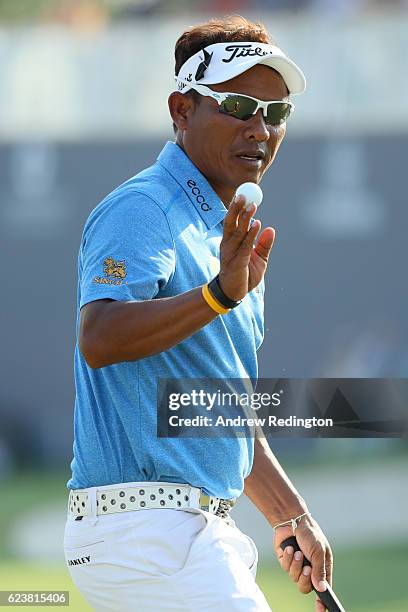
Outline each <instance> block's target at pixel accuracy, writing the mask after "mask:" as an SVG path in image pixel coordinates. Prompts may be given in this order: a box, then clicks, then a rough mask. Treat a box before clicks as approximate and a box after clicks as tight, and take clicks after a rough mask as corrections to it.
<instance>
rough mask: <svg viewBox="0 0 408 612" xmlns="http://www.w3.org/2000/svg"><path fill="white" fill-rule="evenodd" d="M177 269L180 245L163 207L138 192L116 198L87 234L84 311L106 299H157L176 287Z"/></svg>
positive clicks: (100, 210)
mask: <svg viewBox="0 0 408 612" xmlns="http://www.w3.org/2000/svg"><path fill="white" fill-rule="evenodd" d="M174 269H175V249H174V242H173V239H172V235H171V231H170V227H169V224H168V221H167V218H166V215H165V213H164V211H163V210H162V209H161V208H160V206H159V205H158V204H157V203H156V202H155V201H154V200H152V199H151V198H150V197H149V196H147V195H144V194H142V193H138V192H135V191H131V192H126V193H124V194H120V195H114V196H111V197H109V198H108V199H107V200H105V201H104V202H103V203H102V204H100V205H99V206H98V207H97V208H96V209H95V210H94V211H93V213H92V214H91V216H90V217H89V219H88V222H87V224H86V226H85V229H84V234H83V238H82V244H81V250H80V256H79V306H80V308H81V307H82V306H84V305H85V304H87V303H88V302H92V301H94V300H100V299H104V298H110V299H114V300H122V301H128V300H130V301H132V300H136V301H142V300H151V299H152V298H154V297H155V296H156V295H157V294H158V293H159V291H160V290H162V289H164V288H165V287H166V286H167V284H168V283H169V282H170V280H171V278H172V276H173V274H174Z"/></svg>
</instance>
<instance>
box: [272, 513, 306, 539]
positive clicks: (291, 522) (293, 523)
mask: <svg viewBox="0 0 408 612" xmlns="http://www.w3.org/2000/svg"><path fill="white" fill-rule="evenodd" d="M309 518H310V512H302V514H299V515H298V516H294V517H290V518H289V519H287V520H286V521H282V522H280V523H276V524H275V525H272V527H273V529H274V530H275V531H276V530H277V529H287V528H290V529H291V530H292V534H293V535H295V531H296V529H297V528H298V527H299V526H300V524H301V523H305V522H306V521H307V520H308V519H309Z"/></svg>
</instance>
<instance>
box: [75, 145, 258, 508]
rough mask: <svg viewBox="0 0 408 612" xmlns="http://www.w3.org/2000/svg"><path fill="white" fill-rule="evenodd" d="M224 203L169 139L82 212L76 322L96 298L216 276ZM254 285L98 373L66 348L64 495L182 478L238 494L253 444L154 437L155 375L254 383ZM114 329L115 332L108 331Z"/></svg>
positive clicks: (147, 295)
mask: <svg viewBox="0 0 408 612" xmlns="http://www.w3.org/2000/svg"><path fill="white" fill-rule="evenodd" d="M225 214H226V208H225V206H224V204H223V203H222V201H221V200H220V198H219V197H218V196H217V194H216V193H215V192H214V190H213V189H212V187H211V186H210V184H209V183H208V181H207V180H206V178H205V177H204V176H203V175H202V174H201V172H200V171H199V170H198V168H197V167H196V166H194V164H193V163H192V162H191V160H190V159H189V158H188V157H187V155H186V154H185V153H184V151H183V150H182V149H181V148H180V147H179V146H178V145H177V144H175V143H173V142H168V143H167V144H166V145H165V147H164V149H163V150H162V152H161V153H160V155H159V157H158V159H157V162H156V163H155V164H154V165H153V166H151V167H150V168H147V169H146V170H144V171H142V172H141V173H139V174H138V175H136V176H134V177H133V178H131V179H129V180H128V181H127V182H125V183H123V184H122V185H120V186H119V187H118V188H117V189H115V190H114V191H113V192H112V193H111V194H109V195H108V196H107V197H106V198H105V199H104V200H103V201H102V202H101V203H100V204H99V205H98V206H97V207H96V208H95V209H94V210H93V212H92V213H91V215H90V217H89V219H88V221H87V223H86V225H85V229H84V232H83V237H82V242H81V247H80V253H79V260H78V274H79V282H78V317H77V330H78V323H79V310H80V308H81V307H82V306H83V305H84V304H87V303H88V302H92V301H94V300H99V299H103V298H110V299H113V300H126V301H142V300H152V299H157V298H168V297H172V296H176V295H179V294H180V293H184V292H186V291H189V290H190V289H193V288H195V287H199V286H201V285H203V284H205V283H206V282H208V281H209V280H210V279H211V278H213V277H214V276H215V275H216V274H217V272H218V270H219V249H220V242H221V238H222V232H223V219H224V216H225ZM263 294H264V284H263V282H262V283H261V284H260V285H259V286H258V287H257V288H256V289H255V290H253V291H251V292H250V293H249V294H248V295H247V296H246V297H245V298H244V300H243V301H242V303H241V304H240V305H239V306H238V307H237V308H235V309H233V310H232V311H230V312H229V313H228V314H226V315H223V316H218V317H216V318H215V319H214V320H213V321H212V322H211V323H209V324H208V325H206V326H204V327H203V328H202V329H200V330H199V331H198V332H197V333H195V334H193V335H192V336H191V337H189V338H187V339H186V340H184V341H183V342H181V343H179V344H178V345H176V346H174V347H172V348H170V349H169V350H167V351H163V352H161V353H158V354H156V355H153V356H151V357H147V358H144V359H139V360H137V361H132V362H123V363H118V364H114V365H110V366H107V367H104V368H99V369H91V368H89V367H88V366H87V364H86V362H85V360H84V358H83V356H82V354H81V352H80V350H79V348H78V344H77V346H76V351H75V384H76V401H75V416H74V435H75V439H74V447H73V449H74V458H73V461H72V463H71V468H72V477H71V479H70V480H69V481H68V483H67V487H68V488H70V489H81V488H87V487H94V486H102V485H108V484H116V483H122V482H138V481H166V482H180V483H189V484H191V485H193V486H197V487H201V488H203V489H204V490H205V491H206V492H207V493H208V494H210V495H215V496H218V497H223V498H232V497H237V496H238V495H240V494H241V493H242V490H243V484H244V478H245V477H246V476H247V475H248V474H249V472H250V471H251V467H252V461H253V440H252V439H250V438H248V439H246V438H239V437H229V438H228V437H220V438H217V439H214V438H212V439H211V438H158V437H157V405H156V394H157V381H158V379H159V378H190V377H196V378H207V377H210V378H222V379H225V378H246V379H248V378H251V379H252V380H253V381H254V380H256V378H257V358H256V351H257V349H258V348H259V346H260V344H261V342H262V339H263ZM110 333H114V330H110Z"/></svg>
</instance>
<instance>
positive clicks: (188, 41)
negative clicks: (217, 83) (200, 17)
mask: <svg viewBox="0 0 408 612" xmlns="http://www.w3.org/2000/svg"><path fill="white" fill-rule="evenodd" d="M243 41H248V42H260V43H265V44H276V42H275V41H274V40H273V39H272V38H271V36H270V35H269V33H268V31H267V29H266V28H265V26H264V25H263V24H262V23H256V22H252V21H249V20H248V19H245V17H241V15H229V16H228V17H223V18H220V19H210V20H209V21H206V22H205V23H201V24H199V25H195V26H191V27H190V28H188V29H187V30H186V31H185V32H183V34H182V35H181V36H180V38H179V39H178V40H177V42H176V46H175V49H174V58H175V74H176V75H177V74H178V73H179V71H180V68H181V66H182V65H183V64H184V63H185V62H186V61H187V60H188V58H189V57H191V56H192V55H195V54H196V53H198V51H200V50H201V49H203V48H204V47H208V45H213V44H215V43H220V42H243ZM184 95H187V96H191V97H192V98H193V99H194V101H195V102H196V103H197V104H198V103H199V100H200V95H199V94H198V93H197V92H196V91H195V90H194V89H193V90H191V91H190V92H188V93H187V94H184ZM173 129H174V131H175V132H177V126H176V125H175V124H174V123H173Z"/></svg>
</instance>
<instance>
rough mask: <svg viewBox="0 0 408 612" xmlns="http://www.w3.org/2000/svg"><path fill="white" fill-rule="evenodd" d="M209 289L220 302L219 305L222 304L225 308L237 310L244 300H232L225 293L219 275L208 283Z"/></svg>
mask: <svg viewBox="0 0 408 612" xmlns="http://www.w3.org/2000/svg"><path fill="white" fill-rule="evenodd" d="M208 289H209V291H210V293H211V294H212V296H213V297H214V298H215V299H216V300H217V302H219V304H221V305H222V306H223V307H224V308H229V309H232V308H236V307H237V306H239V304H240V303H241V302H242V300H235V299H231V298H230V297H229V296H228V295H227V294H226V293H225V292H224V290H223V288H222V286H221V283H220V275H219V274H217V276H216V277H215V278H213V279H212V280H211V281H210V282H209V283H208Z"/></svg>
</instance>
